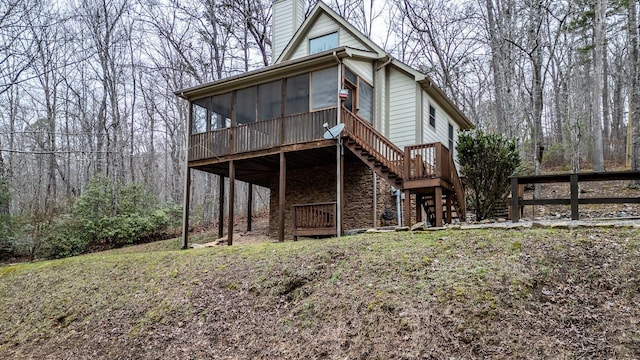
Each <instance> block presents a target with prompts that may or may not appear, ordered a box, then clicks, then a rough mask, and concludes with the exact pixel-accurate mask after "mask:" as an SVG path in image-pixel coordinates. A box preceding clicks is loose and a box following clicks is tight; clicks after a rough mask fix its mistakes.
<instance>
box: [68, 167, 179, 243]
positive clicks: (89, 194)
mask: <svg viewBox="0 0 640 360" xmlns="http://www.w3.org/2000/svg"><path fill="white" fill-rule="evenodd" d="M114 188H115V187H114V185H113V183H112V182H111V181H110V180H109V179H107V178H105V177H102V176H96V177H94V178H93V179H92V180H91V181H90V182H89V185H88V186H87V189H86V191H85V192H84V194H82V196H80V198H78V201H77V202H76V206H75V208H74V211H73V214H74V216H75V217H76V218H77V219H78V221H79V223H80V228H81V229H82V237H83V238H84V240H85V242H86V243H87V244H91V245H107V246H124V245H129V244H134V243H138V242H141V241H144V240H147V239H149V238H153V237H157V236H159V235H162V234H164V233H165V232H166V229H167V226H168V225H169V215H168V210H165V209H162V208H160V207H159V206H158V204H157V201H156V199H155V197H154V196H153V195H152V194H151V193H149V192H148V191H146V190H145V189H144V187H142V186H141V185H140V184H136V183H133V184H129V185H127V186H125V187H123V188H122V189H120V190H119V191H114Z"/></svg>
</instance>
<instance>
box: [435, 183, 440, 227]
mask: <svg viewBox="0 0 640 360" xmlns="http://www.w3.org/2000/svg"><path fill="white" fill-rule="evenodd" d="M435 192H436V193H435V195H434V202H435V212H436V225H435V226H436V227H442V188H441V187H440V186H437V187H436V189H435Z"/></svg>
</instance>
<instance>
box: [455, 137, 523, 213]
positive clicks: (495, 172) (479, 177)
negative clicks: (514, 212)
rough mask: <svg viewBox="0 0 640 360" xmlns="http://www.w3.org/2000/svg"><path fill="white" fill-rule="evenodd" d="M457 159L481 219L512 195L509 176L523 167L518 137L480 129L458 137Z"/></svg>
mask: <svg viewBox="0 0 640 360" xmlns="http://www.w3.org/2000/svg"><path fill="white" fill-rule="evenodd" d="M457 149H458V160H459V161H460V165H461V166H462V170H463V173H464V176H465V177H466V182H467V184H468V186H469V187H470V188H471V189H472V192H471V194H470V195H469V196H470V198H471V199H470V200H471V201H470V202H471V205H472V207H473V208H474V209H475V212H476V217H477V219H478V220H482V219H486V218H489V217H491V216H492V215H493V212H494V209H495V206H496V205H497V204H499V203H501V202H504V200H505V199H506V197H507V195H508V194H509V187H510V180H509V177H510V176H512V175H513V174H514V172H515V171H516V169H517V168H518V167H519V166H520V163H521V159H520V153H518V150H517V147H516V142H515V140H509V139H506V138H505V137H503V136H502V135H501V134H485V133H484V132H482V131H481V130H472V131H464V132H461V133H460V136H459V137H458V147H457Z"/></svg>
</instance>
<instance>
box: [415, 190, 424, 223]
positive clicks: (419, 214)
mask: <svg viewBox="0 0 640 360" xmlns="http://www.w3.org/2000/svg"><path fill="white" fill-rule="evenodd" d="M422 202H423V195H422V194H416V223H419V222H422Z"/></svg>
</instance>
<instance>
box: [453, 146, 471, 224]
mask: <svg viewBox="0 0 640 360" xmlns="http://www.w3.org/2000/svg"><path fill="white" fill-rule="evenodd" d="M449 161H450V162H449V164H450V167H451V182H452V183H453V189H454V190H455V192H456V200H457V203H458V208H459V210H460V213H459V214H458V217H459V218H460V221H463V220H464V217H465V215H466V213H467V202H466V199H465V198H464V186H463V185H462V179H460V176H458V170H457V169H456V164H455V162H454V161H453V154H450V155H449Z"/></svg>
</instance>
